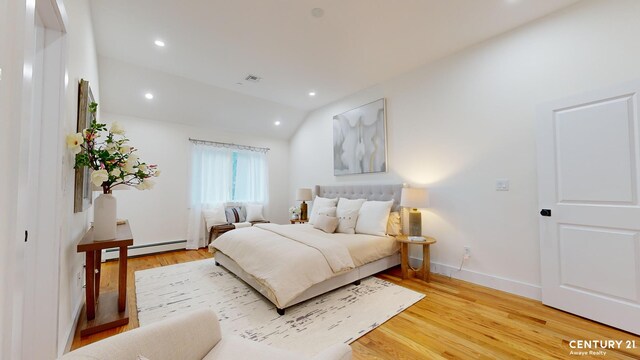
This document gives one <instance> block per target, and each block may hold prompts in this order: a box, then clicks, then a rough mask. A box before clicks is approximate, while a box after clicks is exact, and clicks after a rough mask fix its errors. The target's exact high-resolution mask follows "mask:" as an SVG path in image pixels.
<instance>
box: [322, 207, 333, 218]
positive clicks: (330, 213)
mask: <svg viewBox="0 0 640 360" xmlns="http://www.w3.org/2000/svg"><path fill="white" fill-rule="evenodd" d="M336 210H337V209H336V207H335V206H334V207H326V208H322V209H320V210H318V217H320V216H331V217H336Z"/></svg>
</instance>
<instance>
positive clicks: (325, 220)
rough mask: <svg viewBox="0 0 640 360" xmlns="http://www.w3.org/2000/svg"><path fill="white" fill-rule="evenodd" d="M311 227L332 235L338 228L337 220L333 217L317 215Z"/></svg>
mask: <svg viewBox="0 0 640 360" xmlns="http://www.w3.org/2000/svg"><path fill="white" fill-rule="evenodd" d="M313 227H314V228H316V229H319V230H322V231H324V232H326V233H328V234H333V233H334V232H335V231H336V228H337V227H338V218H337V217H335V216H326V215H318V218H317V219H316V222H315V223H314V224H313Z"/></svg>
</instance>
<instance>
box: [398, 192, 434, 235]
mask: <svg viewBox="0 0 640 360" xmlns="http://www.w3.org/2000/svg"><path fill="white" fill-rule="evenodd" d="M400 206H402V207H407V208H410V209H411V210H409V236H422V215H421V214H420V211H418V209H420V208H426V207H428V206H429V198H428V196H427V189H424V188H402V195H401V196H400Z"/></svg>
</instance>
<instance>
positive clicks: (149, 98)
mask: <svg viewBox="0 0 640 360" xmlns="http://www.w3.org/2000/svg"><path fill="white" fill-rule="evenodd" d="M144 97H145V98H146V99H147V100H151V99H153V94H152V93H150V92H148V93H146V94H144Z"/></svg>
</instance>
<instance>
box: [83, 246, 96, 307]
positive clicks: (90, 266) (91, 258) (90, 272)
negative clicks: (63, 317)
mask: <svg viewBox="0 0 640 360" xmlns="http://www.w3.org/2000/svg"><path fill="white" fill-rule="evenodd" d="M86 254H87V256H86V264H85V275H86V276H85V279H86V281H87V285H86V288H85V293H86V296H87V301H86V306H87V319H88V320H93V319H95V317H96V299H95V268H96V265H95V253H94V252H93V251H87V252H86Z"/></svg>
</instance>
